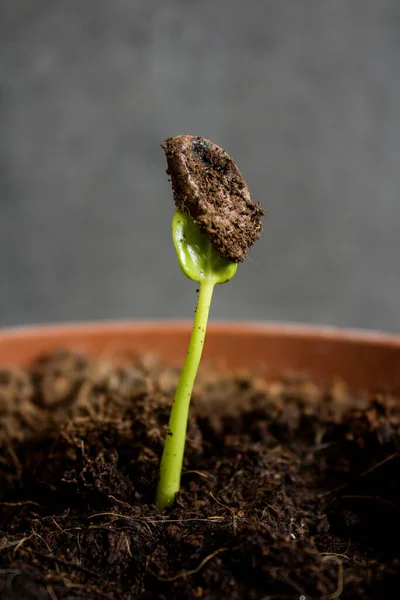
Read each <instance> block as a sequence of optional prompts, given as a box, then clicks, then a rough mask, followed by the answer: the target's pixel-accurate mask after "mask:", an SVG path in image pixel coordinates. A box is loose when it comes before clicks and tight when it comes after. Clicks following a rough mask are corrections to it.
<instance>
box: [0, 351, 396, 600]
mask: <svg viewBox="0 0 400 600" xmlns="http://www.w3.org/2000/svg"><path fill="white" fill-rule="evenodd" d="M178 376H179V371H178V370H174V369H171V368H164V367H163V366H162V365H161V364H159V363H158V362H157V361H156V360H155V359H152V358H149V357H146V358H143V359H141V360H140V361H136V362H133V361H130V360H128V359H125V360H124V361H122V360H116V359H114V360H111V359H110V360H108V359H107V358H106V357H103V358H101V359H98V360H89V359H88V358H87V357H85V356H83V355H79V354H74V353H71V352H64V351H60V352H57V353H54V354H52V355H51V356H48V357H45V358H43V359H41V360H40V361H38V362H36V363H35V364H33V365H31V366H30V367H29V368H28V369H26V370H20V369H9V370H6V369H3V370H2V371H1V372H0V445H1V459H0V502H1V504H0V515H1V517H0V527H1V529H0V548H1V553H0V599H1V600H17V599H18V600H25V599H26V600H67V599H68V600H73V599H82V600H83V599H85V600H100V599H108V600H133V599H136V598H144V599H146V598H148V599H150V598H160V599H171V598H177V599H189V600H190V599H195V598H204V599H209V600H211V599H215V598H229V599H231V600H239V599H244V598H246V599H248V598H250V599H257V600H258V599H259V600H261V599H264V598H271V599H275V598H277V599H279V598H283V599H286V598H287V599H291V598H293V599H299V598H304V599H305V600H309V599H317V598H321V599H322V598H326V599H331V600H333V599H335V598H368V599H370V600H372V599H382V598H385V600H388V599H391V598H393V599H394V598H398V590H399V589H400V564H399V552H398V544H399V534H400V485H399V481H400V475H399V473H400V454H399V442H400V402H399V399H398V398H394V397H392V396H390V395H386V394H384V393H379V394H369V395H365V396H353V395H351V394H350V393H348V391H346V388H345V386H344V385H343V384H342V383H340V382H333V383H332V384H331V385H329V386H326V387H319V386H317V385H315V384H314V383H313V382H312V381H309V380H308V379H307V378H306V377H301V376H286V377H282V378H281V379H279V380H276V381H270V382H267V381H265V380H264V379H263V378H261V377H259V376H257V375H256V374H254V373H253V374H249V373H244V372H243V373H236V374H232V373H231V374H229V373H226V374H224V373H217V372H215V371H213V370H207V368H206V367H205V366H203V368H202V369H201V371H200V374H199V377H198V378H197V381H196V384H195V389H194V393H193V399H192V407H191V410H190V417H189V427H188V436H187V444H186V453H185V462H184V472H183V478H182V491H181V493H180V494H179V495H178V498H177V502H176V504H175V506H174V508H173V509H172V510H170V511H167V512H164V513H163V512H160V511H159V510H158V509H157V508H156V507H155V505H154V504H153V501H154V491H155V486H156V482H157V477H158V468H159V459H160V455H161V452H162V447H163V443H164V439H165V428H166V424H167V422H168V416H169V412H170V405H171V402H172V399H173V395H174V392H175V389H176V385H177V380H178Z"/></svg>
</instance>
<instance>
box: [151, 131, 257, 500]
mask: <svg viewBox="0 0 400 600" xmlns="http://www.w3.org/2000/svg"><path fill="white" fill-rule="evenodd" d="M163 148H164V150H165V153H166V157H167V163H168V170H167V173H168V175H170V177H171V183H172V189H173V193H174V199H175V205H176V211H175V214H174V217H173V220H172V238H173V241H174V245H175V250H176V253H177V255H178V261H179V264H180V267H181V269H182V271H183V272H184V273H185V275H187V277H189V279H193V280H194V281H197V282H198V284H199V290H198V291H199V297H198V301H197V308H196V315H195V318H194V323H193V330H192V336H191V339H190V343H189V349H188V353H187V355H186V359H185V362H184V366H183V369H182V372H181V376H180V379H179V383H178V387H177V389H176V393H175V398H174V401H173V404H172V409H171V414H170V418H169V423H168V431H167V437H166V441H165V446H164V451H163V455H162V458H161V465H160V476H159V481H158V485H157V492H156V504H157V506H158V507H159V508H160V509H161V510H162V509H164V508H166V507H169V506H172V505H173V503H174V501H175V495H176V493H177V492H179V489H180V482H181V473H182V464H183V456H184V450H185V439H186V429H187V421H188V415H189V404H190V398H191V395H192V390H193V385H194V381H195V379H196V374H197V371H198V368H199V364H200V359H201V355H202V351H203V345H204V339H205V335H206V329H207V321H208V315H209V311H210V304H211V299H212V295H213V291H214V286H215V285H216V284H217V283H226V282H227V281H229V280H230V279H232V277H233V276H234V275H235V273H236V270H237V263H239V262H242V261H243V260H244V259H245V257H246V253H247V251H248V249H249V248H250V247H251V246H252V245H253V243H254V242H255V241H256V240H257V239H258V238H259V236H260V232H261V229H262V223H261V216H262V215H263V214H264V211H263V209H262V208H261V207H260V205H259V204H257V203H255V202H253V201H252V200H251V198H250V194H249V191H248V189H247V186H246V182H245V181H244V179H243V177H242V175H241V173H240V171H239V169H238V168H237V166H236V164H235V163H234V161H233V160H232V159H231V158H230V157H229V156H228V155H227V154H226V152H225V151H224V150H222V148H220V147H219V146H217V145H216V144H213V143H212V142H210V141H209V140H206V139H204V138H202V137H199V136H191V135H183V136H177V137H175V138H169V139H167V140H166V141H165V145H164V146H163Z"/></svg>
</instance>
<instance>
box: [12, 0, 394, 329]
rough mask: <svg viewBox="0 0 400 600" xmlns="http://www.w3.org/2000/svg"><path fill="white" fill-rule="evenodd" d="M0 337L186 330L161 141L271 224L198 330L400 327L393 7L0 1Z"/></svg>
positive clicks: (191, 299)
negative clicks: (178, 320) (225, 167)
mask: <svg viewBox="0 0 400 600" xmlns="http://www.w3.org/2000/svg"><path fill="white" fill-rule="evenodd" d="M0 44H1V46H0V285H1V288H0V321H1V324H2V325H11V324H22V323H36V322H51V321H60V320H78V319H79V320H82V319H99V318H101V319H106V318H132V317H133V318H159V317H166V318H174V317H182V318H188V317H190V316H191V315H192V314H193V309H194V304H195V292H194V289H195V285H194V284H193V283H191V282H189V281H188V280H186V279H185V277H184V276H183V275H182V274H181V272H180V270H179V268H178V265H177V261H176V257H175V254H174V250H173V247H172V242H171V240H170V221H171V217H172V212H173V202H172V195H171V190H170V187H169V184H168V181H167V178H166V176H165V173H164V171H165V161H164V156H163V154H162V151H161V149H160V143H161V142H162V141H163V140H164V138H166V137H167V136H171V135H177V134H180V133H193V134H196V135H202V136H205V137H208V138H210V139H211V140H213V141H214V142H216V143H218V144H220V145H221V146H223V147H224V148H225V149H226V150H227V152H228V153H229V154H230V155H231V156H232V157H233V158H234V159H235V160H236V161H237V163H238V165H239V167H240V169H241V170H242V172H243V174H244V175H245V177H246V179H247V182H248V185H249V188H250V191H251V192H252V196H253V198H254V199H255V200H259V201H260V202H261V203H262V205H263V206H264V207H265V209H266V211H267V218H266V219H265V229H264V233H263V237H262V240H260V242H258V244H257V245H256V246H255V247H254V250H253V252H252V253H251V256H250V259H249V260H248V261H247V262H246V263H245V264H243V265H242V266H241V267H240V269H239V271H238V274H237V276H236V277H235V279H234V280H233V281H232V282H231V283H229V284H227V285H224V286H221V287H220V288H219V289H218V290H217V293H216V294H215V300H214V304H213V308H212V317H213V318H214V319H219V318H231V319H265V320H266V319H268V320H271V319H272V320H287V321H302V322H307V321H308V322H314V323H329V324H335V325H344V326H354V327H355V326H357V327H368V328H380V329H387V330H393V331H400V273H399V255H400V232H399V223H400V199H399V190H400V77H399V64H400V3H399V2H398V1H397V0H379V1H377V0H304V1H303V2H299V1H298V0H280V1H278V0H275V1H266V0H247V1H246V2H242V1H239V0H218V1H216V0H186V1H184V0H168V1H166V0H112V2H111V1H110V0H85V1H83V0H68V1H67V0H64V1H63V0H35V1H34V2H32V1H31V0H0Z"/></svg>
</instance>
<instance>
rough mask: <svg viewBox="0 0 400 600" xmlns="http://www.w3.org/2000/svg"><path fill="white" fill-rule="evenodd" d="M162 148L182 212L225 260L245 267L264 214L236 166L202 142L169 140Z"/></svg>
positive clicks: (182, 138)
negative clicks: (243, 264)
mask: <svg viewBox="0 0 400 600" xmlns="http://www.w3.org/2000/svg"><path fill="white" fill-rule="evenodd" d="M162 147H163V149H164V151H165V154H166V157H167V164H168V169H167V174H168V175H169V176H170V177H171V183H172V190H173V194H174V200H175V204H176V207H177V208H178V210H180V211H182V212H187V213H189V214H190V216H191V217H192V218H193V219H194V221H195V222H196V224H197V225H198V227H199V228H200V230H201V231H202V232H203V233H205V234H206V235H207V237H208V238H209V240H210V242H211V243H212V245H213V246H214V248H215V249H216V250H217V251H218V252H219V253H220V254H221V256H224V257H225V258H227V259H229V260H231V261H233V262H236V263H238V262H242V261H243V260H244V259H245V258H246V254H247V251H248V250H249V248H250V247H251V246H252V245H253V244H254V242H255V241H257V240H258V238H259V237H260V233H261V231H262V221H261V217H262V215H263V214H264V211H263V209H262V208H261V207H260V205H259V204H258V203H256V202H253V201H252V200H251V198H250V193H249V190H248V188H247V185H246V182H245V180H244V178H243V176H242V174H241V173H240V171H239V169H238V167H237V166H236V164H235V162H234V161H233V160H232V159H231V158H230V156H228V154H227V153H226V152H225V151H224V150H223V149H222V148H220V147H219V146H217V145H216V144H213V143H212V142H210V141H209V140H206V139H205V138H202V137H200V136H193V135H181V136H177V137H173V138H168V139H167V140H165V142H164V145H163V146H162Z"/></svg>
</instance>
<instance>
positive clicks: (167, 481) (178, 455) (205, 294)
mask: <svg viewBox="0 0 400 600" xmlns="http://www.w3.org/2000/svg"><path fill="white" fill-rule="evenodd" d="M213 289H214V281H210V280H208V281H207V280H203V281H202V282H201V283H200V291H199V299H198V302H197V308H196V316H195V319H194V323H193V330H192V337H191V339H190V344H189V350H188V353H187V355H186V360H185V364H184V365H183V369H182V373H181V376H180V378H179V383H178V387H177V389H176V393H175V399H174V402H173V405H172V409H171V415H170V419H169V423H168V433H167V439H166V441H165V446H164V451H163V455H162V459H161V466H160V479H159V482H158V486H157V493H156V504H157V506H158V507H159V508H160V509H163V508H165V507H166V506H171V505H172V504H173V503H174V501H175V494H176V493H177V492H179V489H180V483H181V473H182V464H183V454H184V450H185V440H186V428H187V420H188V414H189V404H190V398H191V395H192V389H193V384H194V380H195V378H196V374H197V370H198V368H199V363H200V359H201V354H202V351H203V345H204V338H205V334H206V328H207V321H208V314H209V311H210V304H211V298H212V294H213Z"/></svg>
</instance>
